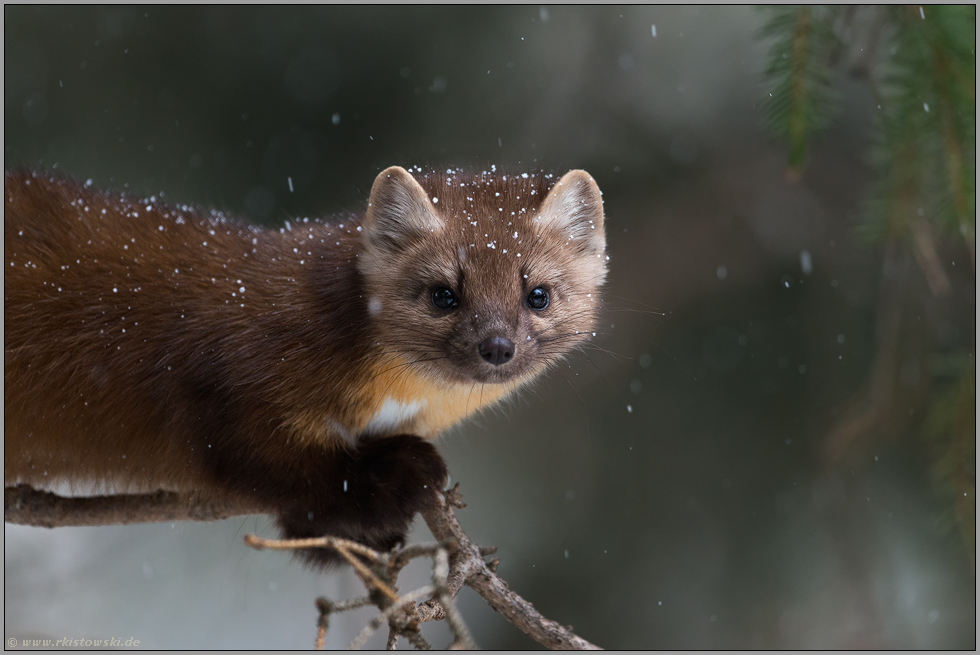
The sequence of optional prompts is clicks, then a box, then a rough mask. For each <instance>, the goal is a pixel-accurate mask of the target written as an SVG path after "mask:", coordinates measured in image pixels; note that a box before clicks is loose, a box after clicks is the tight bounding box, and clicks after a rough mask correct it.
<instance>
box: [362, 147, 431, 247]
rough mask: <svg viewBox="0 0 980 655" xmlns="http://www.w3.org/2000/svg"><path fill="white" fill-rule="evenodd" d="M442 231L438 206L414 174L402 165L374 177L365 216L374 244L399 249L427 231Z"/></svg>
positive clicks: (366, 228)
mask: <svg viewBox="0 0 980 655" xmlns="http://www.w3.org/2000/svg"><path fill="white" fill-rule="evenodd" d="M441 229H442V221H440V220H439V218H438V217H437V216H436V212H435V207H434V206H433V205H432V202H431V201H430V200H429V198H428V195H427V194H426V192H425V189H423V188H422V185H420V184H419V183H418V182H417V181H416V180H415V178H414V177H412V175H411V174H410V173H409V172H408V171H406V170H405V169H404V168H402V167H401V166H392V167H390V168H386V169H385V170H383V171H381V173H379V174H378V177H376V178H374V185H373V186H372V187H371V199H370V200H369V201H368V208H367V214H366V215H365V217H364V230H365V231H366V232H367V236H368V238H369V239H370V241H371V242H372V243H373V244H374V245H377V246H380V247H383V248H386V249H388V250H398V249H399V248H400V247H402V246H404V244H405V243H407V242H411V241H414V240H415V239H417V238H419V237H420V236H422V235H424V234H425V233H427V232H433V231H436V230H441Z"/></svg>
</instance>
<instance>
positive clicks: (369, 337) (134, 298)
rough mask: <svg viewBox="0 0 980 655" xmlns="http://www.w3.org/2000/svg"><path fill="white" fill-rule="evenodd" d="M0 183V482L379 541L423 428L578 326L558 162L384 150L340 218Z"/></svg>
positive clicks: (586, 312)
mask: <svg viewBox="0 0 980 655" xmlns="http://www.w3.org/2000/svg"><path fill="white" fill-rule="evenodd" d="M548 177H550V176H548ZM4 196H5V198H4V202H5V207H4V208H5V217H4V262H5V269H4V270H5V279H4V317H5V334H4V355H5V362H4V382H5V387H4V410H5V426H4V427H5V446H4V448H5V453H4V454H5V463H4V467H5V468H4V477H5V482H6V484H8V485H9V484H12V483H17V482H26V483H30V484H32V485H36V486H43V485H44V484H46V483H49V482H50V481H69V482H78V481H91V482H100V483H104V484H106V485H107V486H110V487H116V488H126V489H127V490H132V489H157V488H170V489H178V490H180V489H205V490H207V489H214V490H220V491H221V492H223V493H228V492H231V493H238V494H243V495H246V496H251V497H253V498H254V499H255V500H257V501H258V502H259V503H260V504H263V505H264V506H267V507H269V508H270V511H272V512H274V513H276V514H277V515H278V516H279V520H280V523H281V525H282V526H283V528H284V531H285V532H286V534H287V535H288V536H313V535H320V534H324V533H327V532H329V533H331V534H336V535H339V536H350V537H352V538H355V539H358V540H360V541H362V542H364V543H368V544H369V545H375V546H380V547H385V548H386V547H389V546H390V545H391V544H392V543H394V541H397V539H398V538H400V537H401V536H402V535H403V534H404V531H405V529H406V527H407V525H408V523H409V522H410V520H411V517H412V515H413V514H414V512H415V511H417V510H418V509H420V508H421V503H423V502H424V501H423V499H424V498H425V497H427V496H426V494H427V493H428V492H427V491H425V489H426V488H427V487H431V486H436V487H440V488H441V485H442V484H443V483H444V480H445V474H446V471H445V465H444V464H443V462H442V460H441V458H439V455H438V453H437V452H436V451H435V449H434V448H433V447H432V446H431V444H429V443H427V442H426V441H424V439H428V438H431V437H434V436H436V435H437V434H439V433H440V432H441V431H443V430H444V429H446V428H448V427H450V426H451V425H453V424H455V423H456V422H458V421H459V420H461V419H462V418H464V417H465V416H467V415H468V414H470V413H472V412H475V411H477V410H479V409H480V408H482V407H485V406H487V405H489V404H491V403H494V402H496V401H498V400H499V399H500V398H502V397H504V396H505V395H507V394H508V393H510V392H512V391H513V390H514V389H516V388H517V387H519V386H520V385H521V384H524V383H525V382H527V381H529V380H530V379H532V378H533V377H534V376H535V375H537V374H538V373H540V372H541V371H542V370H543V369H544V368H545V367H546V366H547V365H548V364H549V363H551V362H553V361H554V360H555V359H557V358H558V357H560V356H562V355H564V354H565V353H566V352H567V351H568V350H569V349H570V348H572V347H574V346H576V345H578V344H580V343H582V342H583V341H584V339H585V336H586V335H587V334H588V333H589V332H590V330H591V329H592V323H593V321H594V318H595V312H596V308H597V304H598V295H597V291H598V287H599V285H600V284H601V283H602V279H603V277H604V275H605V254H604V236H603V233H602V209H601V199H600V198H599V195H598V188H597V187H595V183H594V182H592V181H591V178H588V176H587V174H585V173H583V172H581V171H573V172H572V173H570V174H569V175H567V176H565V178H562V183H559V184H555V183H554V181H553V180H551V179H548V178H546V177H544V176H511V177H510V178H507V176H502V175H488V174H483V175H475V176H464V175H462V174H460V173H455V174H451V173H447V174H438V175H435V174H430V175H421V174H419V175H418V176H416V177H413V176H411V175H409V174H408V173H407V172H406V171H405V170H404V169H400V168H397V167H393V168H391V169H388V170H386V171H384V172H383V173H382V174H381V175H379V176H378V178H377V180H376V181H375V184H374V187H373V188H372V193H371V200H370V202H369V206H368V209H367V212H366V213H365V214H364V215H363V216H354V215H351V216H346V217H344V218H337V219H334V220H333V221H331V222H330V223H322V222H319V221H307V220H305V219H304V221H303V222H296V223H294V224H292V225H290V226H289V227H288V229H282V230H269V229H261V228H257V227H253V226H249V225H247V224H245V223H243V222H241V221H238V220H236V219H234V218H229V217H226V216H224V215H222V214H220V213H217V212H204V211H201V210H199V209H196V208H192V207H186V206H175V205H167V204H164V203H162V202H159V201H157V200H156V199H154V198H151V199H137V198H131V197H127V196H121V195H117V194H113V193H108V192H102V191H98V190H94V189H91V188H87V187H85V186H83V185H80V184H77V183H75V182H72V181H70V180H64V179H59V178H52V177H50V176H49V175H45V174H41V173H7V174H6V175H5V181H4ZM518 253H519V255H518ZM535 285H537V286H539V287H541V288H547V289H548V292H549V293H550V294H551V295H550V297H551V303H550V305H549V307H548V309H545V310H543V311H531V310H529V309H528V307H527V304H526V302H525V297H526V296H527V294H528V290H529V289H532V288H535ZM542 285H544V286H542ZM443 287H447V288H452V289H453V290H454V292H453V293H455V294H456V295H455V296H454V297H455V298H458V299H459V300H458V303H457V306H456V307H454V308H453V309H451V310H445V309H440V308H438V307H436V306H434V305H433V301H432V294H433V289H435V288H439V289H441V288H443ZM549 310H550V311H549ZM492 336H499V337H500V338H504V337H506V338H507V339H509V340H510V342H512V343H513V344H516V346H515V348H514V349H513V351H514V352H513V358H512V361H511V360H509V361H507V363H506V364H504V365H497V364H491V363H488V361H487V359H486V356H485V354H484V356H483V357H481V352H482V351H480V352H478V351H479V347H480V344H485V343H487V341H486V340H487V339H488V338H490V337H492ZM407 435H417V436H407ZM393 540H394V541H393Z"/></svg>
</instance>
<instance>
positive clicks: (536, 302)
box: [527, 287, 551, 312]
mask: <svg viewBox="0 0 980 655" xmlns="http://www.w3.org/2000/svg"><path fill="white" fill-rule="evenodd" d="M549 303H551V296H549V295H548V292H547V291H546V290H545V288H544V287H534V288H533V289H531V293H529V294H527V306H528V307H530V308H531V309H534V310H536V311H539V312H540V311H541V310H542V309H544V308H546V307H547V306H548V304H549Z"/></svg>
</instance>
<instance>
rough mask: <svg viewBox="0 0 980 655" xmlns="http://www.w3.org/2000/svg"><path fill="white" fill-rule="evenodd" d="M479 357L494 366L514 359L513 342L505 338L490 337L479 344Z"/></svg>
mask: <svg viewBox="0 0 980 655" xmlns="http://www.w3.org/2000/svg"><path fill="white" fill-rule="evenodd" d="M480 357H482V358H483V359H484V360H486V361H487V362H489V363H491V364H493V365H494V366H500V365H501V364H506V363H507V362H509V361H510V360H512V359H513V358H514V342H513V341H511V340H510V339H508V338H507V337H490V338H489V339H487V340H485V341H484V342H483V343H481V344H480Z"/></svg>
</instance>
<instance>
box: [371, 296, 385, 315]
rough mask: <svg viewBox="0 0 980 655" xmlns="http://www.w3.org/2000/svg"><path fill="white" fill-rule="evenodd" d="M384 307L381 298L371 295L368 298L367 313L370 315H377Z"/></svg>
mask: <svg viewBox="0 0 980 655" xmlns="http://www.w3.org/2000/svg"><path fill="white" fill-rule="evenodd" d="M382 309H384V303H382V302H381V298H378V297H377V296H371V297H370V298H369V299H368V313H369V314H370V315H371V316H377V315H378V314H380V313H381V310H382Z"/></svg>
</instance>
